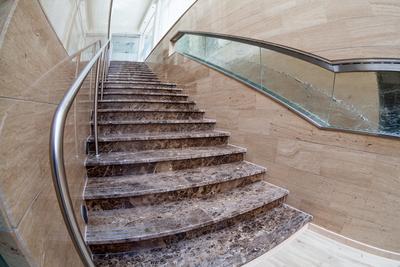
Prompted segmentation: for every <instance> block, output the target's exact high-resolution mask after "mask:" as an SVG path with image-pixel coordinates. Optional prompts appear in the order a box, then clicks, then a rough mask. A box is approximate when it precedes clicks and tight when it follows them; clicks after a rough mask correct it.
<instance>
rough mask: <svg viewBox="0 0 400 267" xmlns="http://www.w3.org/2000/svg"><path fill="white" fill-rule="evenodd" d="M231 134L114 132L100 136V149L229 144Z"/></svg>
mask: <svg viewBox="0 0 400 267" xmlns="http://www.w3.org/2000/svg"><path fill="white" fill-rule="evenodd" d="M228 137H229V134H227V133H224V132H217V131H203V132H171V133H163V132H161V133H140V134H138V133H136V134H135V133H133V134H119V135H118V134H114V135H106V136H100V137H99V151H100V152H102V153H104V152H122V151H131V152H135V151H139V150H155V149H172V148H187V147H205V146H222V145H227V143H228ZM94 149H95V147H94V138H93V137H90V138H89V140H88V150H89V153H93V152H94Z"/></svg>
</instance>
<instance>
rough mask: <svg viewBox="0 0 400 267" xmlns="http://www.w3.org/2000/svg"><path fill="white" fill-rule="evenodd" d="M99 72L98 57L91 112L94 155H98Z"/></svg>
mask: <svg viewBox="0 0 400 267" xmlns="http://www.w3.org/2000/svg"><path fill="white" fill-rule="evenodd" d="M99 72H100V59H98V60H97V62H96V83H95V86H96V87H95V90H94V109H93V110H94V111H93V112H94V113H93V128H94V129H93V132H94V145H95V149H96V156H98V155H99V140H98V127H97V105H98V99H99V74H100V73H99Z"/></svg>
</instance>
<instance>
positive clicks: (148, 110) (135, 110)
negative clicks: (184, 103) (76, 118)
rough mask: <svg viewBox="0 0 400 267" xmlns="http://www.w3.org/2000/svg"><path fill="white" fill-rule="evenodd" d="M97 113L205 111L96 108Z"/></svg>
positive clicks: (196, 111) (197, 111) (193, 111)
mask: <svg viewBox="0 0 400 267" xmlns="http://www.w3.org/2000/svg"><path fill="white" fill-rule="evenodd" d="M97 112H98V113H106V112H137V113H139V112H165V113H175V112H176V113H179V112H182V113H205V111H204V110H201V109H195V110H187V109H184V110H180V109H164V110H163V109H123V108H121V109H117V108H115V109H98V110H97Z"/></svg>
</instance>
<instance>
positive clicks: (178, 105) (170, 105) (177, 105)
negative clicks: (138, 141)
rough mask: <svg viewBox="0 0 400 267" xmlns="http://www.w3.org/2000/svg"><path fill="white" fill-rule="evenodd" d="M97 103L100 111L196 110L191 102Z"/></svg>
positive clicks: (118, 100) (126, 101)
mask: <svg viewBox="0 0 400 267" xmlns="http://www.w3.org/2000/svg"><path fill="white" fill-rule="evenodd" d="M98 103H99V108H100V109H116V108H120V109H135V110H140V109H181V110H195V109H196V104H195V102H193V101H172V100H134V99H128V100H124V99H110V100H105V99H104V100H99V102H98Z"/></svg>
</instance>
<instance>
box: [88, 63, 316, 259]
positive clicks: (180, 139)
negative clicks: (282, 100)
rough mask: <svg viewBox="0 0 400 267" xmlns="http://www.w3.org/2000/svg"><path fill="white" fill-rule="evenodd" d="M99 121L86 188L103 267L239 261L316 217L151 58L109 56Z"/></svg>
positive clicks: (94, 244)
mask: <svg viewBox="0 0 400 267" xmlns="http://www.w3.org/2000/svg"><path fill="white" fill-rule="evenodd" d="M100 95H101V94H100ZM98 119H99V120H98V130H99V149H100V155H98V156H94V155H93V154H94V150H95V149H94V142H93V137H89V138H88V141H87V151H88V153H89V156H88V157H87V161H86V168H87V176H88V180H87V185H86V188H85V192H84V198H85V203H86V206H87V208H88V217H89V221H88V225H87V232H86V242H87V243H88V245H89V246H90V248H91V250H92V252H93V253H94V254H95V255H94V256H95V263H96V265H97V266H239V265H242V264H244V263H246V262H248V261H250V260H252V259H254V258H255V257H257V256H260V255H261V254H263V253H265V252H266V251H268V250H269V249H271V248H273V247H274V246H276V245H277V244H279V243H280V242H282V241H283V240H285V239H286V238H288V237H289V236H290V235H291V234H293V233H294V232H295V231H297V230H298V229H300V228H301V227H302V226H303V225H304V224H306V223H307V222H308V221H310V220H311V216H309V215H307V214H305V213H303V212H301V211H298V210H296V209H293V208H291V207H289V206H286V205H284V204H283V202H284V201H285V199H286V196H287V194H288V191H287V190H285V189H283V188H280V187H277V186H274V185H271V184H269V183H267V181H266V180H265V173H266V169H265V168H263V167H260V166H258V165H255V164H252V163H249V162H246V161H244V155H245V152H246V149H244V148H240V147H236V146H232V145H229V144H228V138H229V134H228V133H225V132H220V131H215V130H214V127H215V124H216V121H215V120H211V119H205V118H204V111H201V110H199V109H198V108H197V107H196V105H195V103H194V102H193V101H190V100H188V96H187V95H185V94H184V92H183V90H182V89H181V88H178V87H177V85H176V84H174V83H170V82H163V81H160V80H158V78H157V76H156V75H155V74H154V73H153V72H152V71H151V70H150V68H149V67H148V66H147V65H146V64H143V63H132V62H111V65H110V69H109V73H108V77H107V82H106V84H105V87H104V91H103V98H102V100H101V101H100V102H99V113H98ZM92 127H93V125H92Z"/></svg>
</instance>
